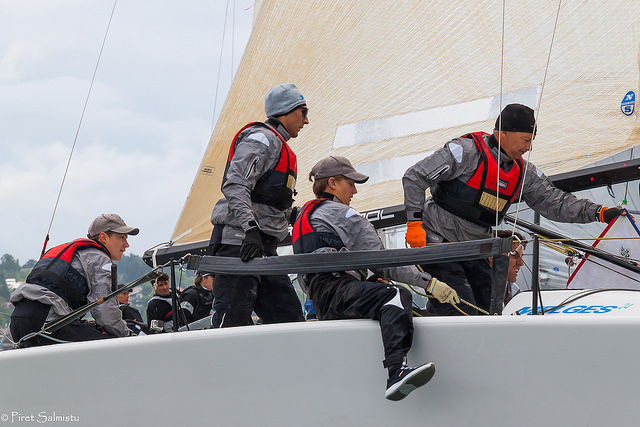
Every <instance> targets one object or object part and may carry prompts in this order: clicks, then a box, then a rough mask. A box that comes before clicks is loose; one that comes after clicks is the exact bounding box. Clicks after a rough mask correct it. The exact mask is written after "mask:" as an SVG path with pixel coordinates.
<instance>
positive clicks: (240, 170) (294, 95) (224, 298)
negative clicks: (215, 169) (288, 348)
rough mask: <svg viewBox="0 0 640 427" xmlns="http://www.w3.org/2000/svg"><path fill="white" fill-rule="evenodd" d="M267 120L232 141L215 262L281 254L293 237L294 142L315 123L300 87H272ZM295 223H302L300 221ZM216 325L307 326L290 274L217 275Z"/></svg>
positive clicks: (218, 211) (217, 211)
mask: <svg viewBox="0 0 640 427" xmlns="http://www.w3.org/2000/svg"><path fill="white" fill-rule="evenodd" d="M264 110H265V113H266V115H267V120H266V121H265V122H264V123H263V122H254V123H249V124H248V125H246V126H244V127H243V128H242V129H241V130H240V131H239V132H238V134H237V135H236V137H235V138H234V140H233V141H232V143H231V148H230V150H229V157H228V160H227V165H226V168H225V171H224V176H223V179H222V193H223V194H224V197H223V198H222V199H220V200H219V201H218V202H217V203H216V205H215V206H214V208H213V212H212V213H211V223H212V224H213V232H212V234H211V241H210V242H209V246H210V248H211V254H212V255H215V256H224V257H234V258H240V259H242V261H245V262H246V261H249V260H251V259H253V258H256V257H262V256H277V253H276V248H277V245H278V242H279V241H281V240H283V239H284V238H285V237H287V235H288V225H289V218H290V217H291V213H292V207H291V205H292V203H293V196H294V195H295V184H296V177H297V169H296V168H297V162H296V155H295V153H294V152H293V150H292V149H291V147H289V145H288V143H287V141H289V139H291V138H296V137H297V136H298V133H299V132H300V130H301V129H302V128H303V127H304V125H306V124H308V123H309V119H308V118H307V113H308V111H309V110H308V108H307V102H306V100H305V99H304V96H302V93H300V90H298V88H297V87H296V86H295V85H294V84H293V83H285V84H280V85H277V86H274V87H272V88H271V89H270V90H269V91H268V92H267V94H266V96H265V101H264ZM294 219H295V218H294ZM213 295H214V298H215V302H214V306H213V308H214V309H215V314H214V317H213V326H214V327H229V326H243V325H252V324H253V321H252V319H251V313H252V312H255V313H256V314H257V315H258V316H260V318H261V319H262V321H263V322H264V323H280V322H296V321H303V320H304V317H303V315H302V306H301V304H300V301H299V300H298V296H297V295H296V292H295V290H294V288H293V286H292V285H291V281H290V280H289V276H287V275H282V276H235V275H224V274H218V275H216V277H215V279H214V283H213Z"/></svg>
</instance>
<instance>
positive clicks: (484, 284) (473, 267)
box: [422, 259, 492, 316]
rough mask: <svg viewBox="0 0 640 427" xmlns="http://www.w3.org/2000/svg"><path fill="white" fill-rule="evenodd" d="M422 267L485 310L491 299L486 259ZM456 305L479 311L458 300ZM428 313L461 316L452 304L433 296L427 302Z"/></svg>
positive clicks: (468, 312) (463, 297) (476, 312)
mask: <svg viewBox="0 0 640 427" xmlns="http://www.w3.org/2000/svg"><path fill="white" fill-rule="evenodd" d="M422 268H423V269H424V271H426V272H427V273H429V274H431V275H432V276H433V277H435V278H436V279H438V280H440V281H442V282H444V283H446V284H447V285H449V286H451V287H452V288H453V289H455V291H456V292H457V293H458V296H459V297H460V298H461V299H463V300H465V301H468V302H470V303H471V304H473V305H476V306H478V307H480V308H482V309H484V310H486V311H489V305H490V303H491V283H492V279H491V266H490V265H489V262H488V261H487V260H486V259H473V260H469V261H460V262H446V263H440V264H429V265H423V266H422ZM457 306H458V308H459V309H461V310H462V311H464V312H465V313H467V314H469V315H475V314H478V311H477V310H476V309H475V308H472V307H469V306H468V305H466V304H462V303H460V304H458V305H457ZM427 314H435V315H439V316H460V315H462V313H460V312H459V311H458V310H456V309H455V308H454V307H453V306H452V305H451V304H443V303H441V302H439V301H438V300H436V299H434V298H432V299H430V300H429V303H428V304H427Z"/></svg>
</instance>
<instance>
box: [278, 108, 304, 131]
mask: <svg viewBox="0 0 640 427" xmlns="http://www.w3.org/2000/svg"><path fill="white" fill-rule="evenodd" d="M308 113H309V109H308V108H307V106H306V105H301V106H300V107H298V108H296V109H295V110H293V111H292V112H290V113H289V114H285V115H284V116H280V117H278V120H280V122H281V123H282V124H283V125H284V127H285V128H286V129H287V132H289V135H291V138H295V137H297V136H298V134H299V133H300V130H302V128H303V127H304V125H307V124H309V118H308V117H307V114H308Z"/></svg>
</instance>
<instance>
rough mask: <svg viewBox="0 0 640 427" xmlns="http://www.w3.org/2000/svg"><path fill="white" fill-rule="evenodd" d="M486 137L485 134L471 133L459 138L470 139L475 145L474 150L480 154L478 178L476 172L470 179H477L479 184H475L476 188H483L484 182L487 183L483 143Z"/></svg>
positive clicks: (486, 149) (486, 158)
mask: <svg viewBox="0 0 640 427" xmlns="http://www.w3.org/2000/svg"><path fill="white" fill-rule="evenodd" d="M485 135H488V133H486V132H473V133H468V134H466V135H463V136H461V138H468V139H472V140H473V142H474V143H475V144H476V148H477V149H478V151H479V152H480V164H479V165H478V172H479V173H480V174H479V176H478V172H477V173H476V174H474V175H473V176H472V177H471V178H470V181H471V180H474V179H478V178H479V182H477V184H476V185H477V186H478V188H482V187H484V185H485V183H486V181H487V171H488V166H489V165H488V160H489V159H488V157H487V156H488V154H487V152H488V147H487V144H486V143H485V142H484V136H485Z"/></svg>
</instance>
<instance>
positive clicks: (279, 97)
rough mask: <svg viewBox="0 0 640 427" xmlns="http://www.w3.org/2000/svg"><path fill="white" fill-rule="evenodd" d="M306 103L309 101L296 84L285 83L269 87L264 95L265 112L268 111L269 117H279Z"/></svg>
mask: <svg viewBox="0 0 640 427" xmlns="http://www.w3.org/2000/svg"><path fill="white" fill-rule="evenodd" d="M306 104H307V101H305V100H304V96H302V93H300V91H299V90H298V88H297V87H296V85H294V84H293V83H284V84H281V85H277V86H274V87H272V88H271V89H269V92H267V95H266V96H265V97H264V112H265V113H267V117H277V116H282V115H284V114H287V113H290V112H291V111H293V110H295V109H296V108H298V107H300V106H302V105H306Z"/></svg>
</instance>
